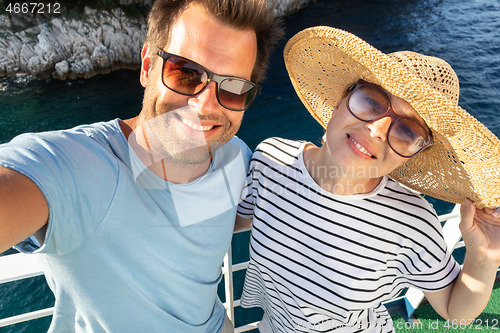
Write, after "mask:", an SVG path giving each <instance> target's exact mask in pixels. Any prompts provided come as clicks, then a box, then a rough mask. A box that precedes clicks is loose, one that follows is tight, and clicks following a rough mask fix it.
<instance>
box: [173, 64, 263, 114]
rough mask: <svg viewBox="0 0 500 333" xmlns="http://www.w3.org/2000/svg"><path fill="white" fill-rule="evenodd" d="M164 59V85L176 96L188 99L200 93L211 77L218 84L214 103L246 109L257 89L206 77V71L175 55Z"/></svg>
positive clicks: (229, 79) (238, 81) (247, 83)
mask: <svg viewBox="0 0 500 333" xmlns="http://www.w3.org/2000/svg"><path fill="white" fill-rule="evenodd" d="M164 59H165V60H164V65H163V84H165V86H167V88H169V89H171V90H173V91H175V92H177V93H180V94H183V95H187V96H193V95H196V94H199V93H200V92H201V91H202V90H203V89H204V88H205V87H206V86H207V84H208V82H209V77H210V78H211V80H213V81H215V82H217V83H218V89H217V100H218V101H219V103H220V105H222V106H223V107H225V108H227V109H229V110H234V111H243V110H245V109H246V108H248V107H249V106H250V104H251V103H252V102H253V100H254V99H255V96H256V95H257V92H258V88H257V87H258V86H257V85H256V84H254V83H253V82H250V81H247V80H244V79H240V78H236V77H223V76H218V75H215V74H209V72H208V71H207V70H206V69H204V68H203V67H201V66H200V65H198V64H196V63H194V62H192V61H189V60H188V59H183V58H180V57H176V56H169V57H168V58H164ZM211 75H212V76H213V77H212V76H211Z"/></svg>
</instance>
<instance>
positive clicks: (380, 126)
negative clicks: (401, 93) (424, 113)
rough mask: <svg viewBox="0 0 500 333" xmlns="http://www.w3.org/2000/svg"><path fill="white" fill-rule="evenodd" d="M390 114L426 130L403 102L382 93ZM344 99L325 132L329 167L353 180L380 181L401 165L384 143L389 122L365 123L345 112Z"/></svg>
mask: <svg viewBox="0 0 500 333" xmlns="http://www.w3.org/2000/svg"><path fill="white" fill-rule="evenodd" d="M384 92H385V93H386V95H387V97H389V100H390V105H391V107H392V110H393V111H394V112H395V113H396V114H397V115H399V116H403V117H407V118H410V119H412V120H414V121H416V122H418V123H420V124H421V125H422V126H424V127H426V125H425V122H424V120H423V119H422V118H421V117H420V115H419V114H418V113H417V111H415V109H414V108H413V107H412V106H411V105H410V104H409V103H408V102H406V101H405V100H403V99H401V98H399V97H396V96H394V95H392V94H390V93H389V92H387V91H385V90H384ZM347 99H348V95H347V96H346V97H345V98H343V100H342V101H341V102H340V103H339V105H338V106H337V109H336V111H335V112H334V113H333V115H332V118H331V119H330V121H329V123H328V126H327V131H326V146H327V149H328V152H329V155H330V159H331V163H332V166H335V167H336V168H340V170H342V172H343V173H344V174H346V173H347V174H349V175H351V176H354V177H356V178H380V177H382V176H384V175H388V174H389V173H391V172H392V171H393V170H394V169H396V168H397V167H399V166H400V165H402V164H403V163H405V162H406V161H407V160H408V158H405V157H402V156H400V155H398V154H397V153H396V152H394V150H393V149H392V148H391V147H390V145H389V144H388V142H387V132H388V130H389V127H390V126H391V123H392V121H393V120H392V118H391V117H390V116H386V117H383V118H380V119H378V120H375V121H371V122H365V121H361V120H359V119H357V118H356V117H354V116H353V115H352V114H351V113H350V112H349V110H348V109H347Z"/></svg>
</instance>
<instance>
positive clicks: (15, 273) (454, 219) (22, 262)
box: [0, 205, 464, 333]
mask: <svg viewBox="0 0 500 333" xmlns="http://www.w3.org/2000/svg"><path fill="white" fill-rule="evenodd" d="M439 220H440V221H441V222H445V223H444V226H443V234H444V237H445V240H446V244H447V245H448V248H449V249H453V250H456V249H458V248H460V247H463V246H464V244H463V241H460V240H461V235H460V230H459V228H458V224H459V223H460V206H459V205H456V206H455V208H454V209H453V211H452V212H451V213H449V214H444V215H441V216H439ZM247 230H249V229H245V230H241V231H240V232H244V231H247ZM247 267H248V261H246V262H240V263H235V264H233V262H232V250H231V249H229V251H228V252H227V254H226V256H225V257H224V264H223V267H222V272H223V274H224V285H225V300H226V301H225V303H224V306H225V307H226V309H227V313H228V317H229V318H230V319H231V320H232V321H233V323H234V319H235V317H234V309H235V308H236V307H238V306H240V300H239V299H237V300H235V299H234V288H233V273H235V272H237V271H241V270H245V269H246V268H247ZM42 274H43V272H42V269H41V268H40V265H39V264H38V262H37V260H36V258H35V256H34V255H29V254H21V253H16V254H10V255H6V256H2V257H0V284H3V283H8V282H12V281H17V280H22V279H26V278H30V277H35V276H38V275H42ZM423 299H424V294H423V293H422V292H421V291H419V290H416V289H413V288H409V289H408V290H407V292H406V293H405V294H404V295H403V296H400V297H399V298H398V299H396V301H401V300H402V301H404V302H405V304H406V311H407V314H406V317H407V318H409V317H410V316H411V315H412V314H413V312H414V311H415V309H416V308H417V307H418V306H419V305H420V303H421V302H422V300H423ZM393 301H394V300H392V301H391V302H393ZM52 313H53V308H47V309H42V310H38V311H33V312H28V313H24V314H19V315H16V316H12V317H8V318H3V319H0V327H4V326H10V325H14V324H17V323H21V322H25V321H29V320H34V319H38V318H41V317H46V316H50V315H52ZM257 324H258V322H254V323H250V324H246V325H243V326H238V327H235V330H234V331H235V333H241V332H247V331H250V330H253V329H256V328H257Z"/></svg>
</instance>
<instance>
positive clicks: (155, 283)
mask: <svg viewBox="0 0 500 333" xmlns="http://www.w3.org/2000/svg"><path fill="white" fill-rule="evenodd" d="M269 13H270V10H269V9H268V8H267V2H266V1H259V0H254V1H240V0H194V1H190V0H184V1H176V0H160V1H157V2H156V3H155V4H154V6H153V8H152V10H151V14H150V16H149V21H148V25H149V30H148V35H147V40H146V42H145V44H144V48H143V51H142V65H141V73H140V81H141V84H142V85H143V86H144V87H145V94H144V100H143V108H142V110H141V112H140V114H139V115H138V116H137V117H136V118H133V119H128V120H124V121H122V120H119V119H116V120H114V121H110V122H105V123H97V124H93V125H87V126H79V127H77V128H74V129H71V130H65V131H57V132H47V133H40V134H27V135H21V136H19V137H17V138H15V139H13V140H12V141H11V142H10V143H8V144H5V145H2V146H0V166H1V167H0V231H1V233H0V251H4V250H6V249H7V248H9V247H11V246H14V245H16V244H17V246H16V247H17V248H18V249H20V250H22V251H25V252H35V253H39V254H38V256H39V260H40V262H41V264H42V266H43V268H44V272H45V275H46V277H47V281H48V283H49V286H50V287H51V289H52V290H53V292H54V294H55V298H56V304H55V313H54V316H53V320H52V324H51V327H50V331H51V332H182V333H184V332H210V333H212V332H228V331H231V329H232V325H231V323H230V322H228V320H227V319H226V320H225V309H224V307H223V305H222V304H221V302H220V301H219V300H218V298H217V293H216V292H217V285H218V282H219V281H220V278H221V269H220V266H221V262H222V258H223V256H224V253H225V252H226V251H227V249H228V247H229V246H230V240H231V236H232V230H233V225H234V218H235V214H236V205H237V203H238V202H237V200H238V197H239V194H240V190H241V186H242V184H243V183H244V180H245V175H246V169H247V165H248V159H249V150H248V147H246V146H245V145H244V144H243V143H242V142H241V141H240V140H239V139H237V138H233V136H234V134H235V133H236V132H237V130H238V128H239V126H240V124H241V120H242V117H243V111H244V110H245V109H247V108H248V106H249V105H250V103H251V102H252V101H253V99H254V98H255V95H256V93H257V91H258V86H257V84H256V82H258V81H259V80H260V79H261V77H262V75H263V72H264V69H265V63H266V61H267V57H268V54H269V50H270V47H271V46H272V44H273V41H275V40H276V38H277V37H279V35H280V34H281V30H280V28H279V27H278V26H277V24H276V20H274V19H273V17H272V16H271V15H270V14H269ZM212 81H215V82H212ZM23 239H26V240H25V241H23Z"/></svg>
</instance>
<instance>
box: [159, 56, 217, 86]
mask: <svg viewBox="0 0 500 333" xmlns="http://www.w3.org/2000/svg"><path fill="white" fill-rule="evenodd" d="M207 81H208V75H207V73H206V72H205V71H204V70H203V69H202V68H200V67H199V66H197V65H196V64H193V63H190V62H188V61H186V60H184V59H180V58H176V57H170V58H168V59H167V60H166V61H165V65H164V68H163V82H164V83H165V85H166V86H167V87H168V88H170V89H172V90H174V91H176V92H178V93H181V94H185V95H196V94H197V93H199V92H200V91H201V90H203V88H204V87H205V85H206V84H207Z"/></svg>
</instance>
